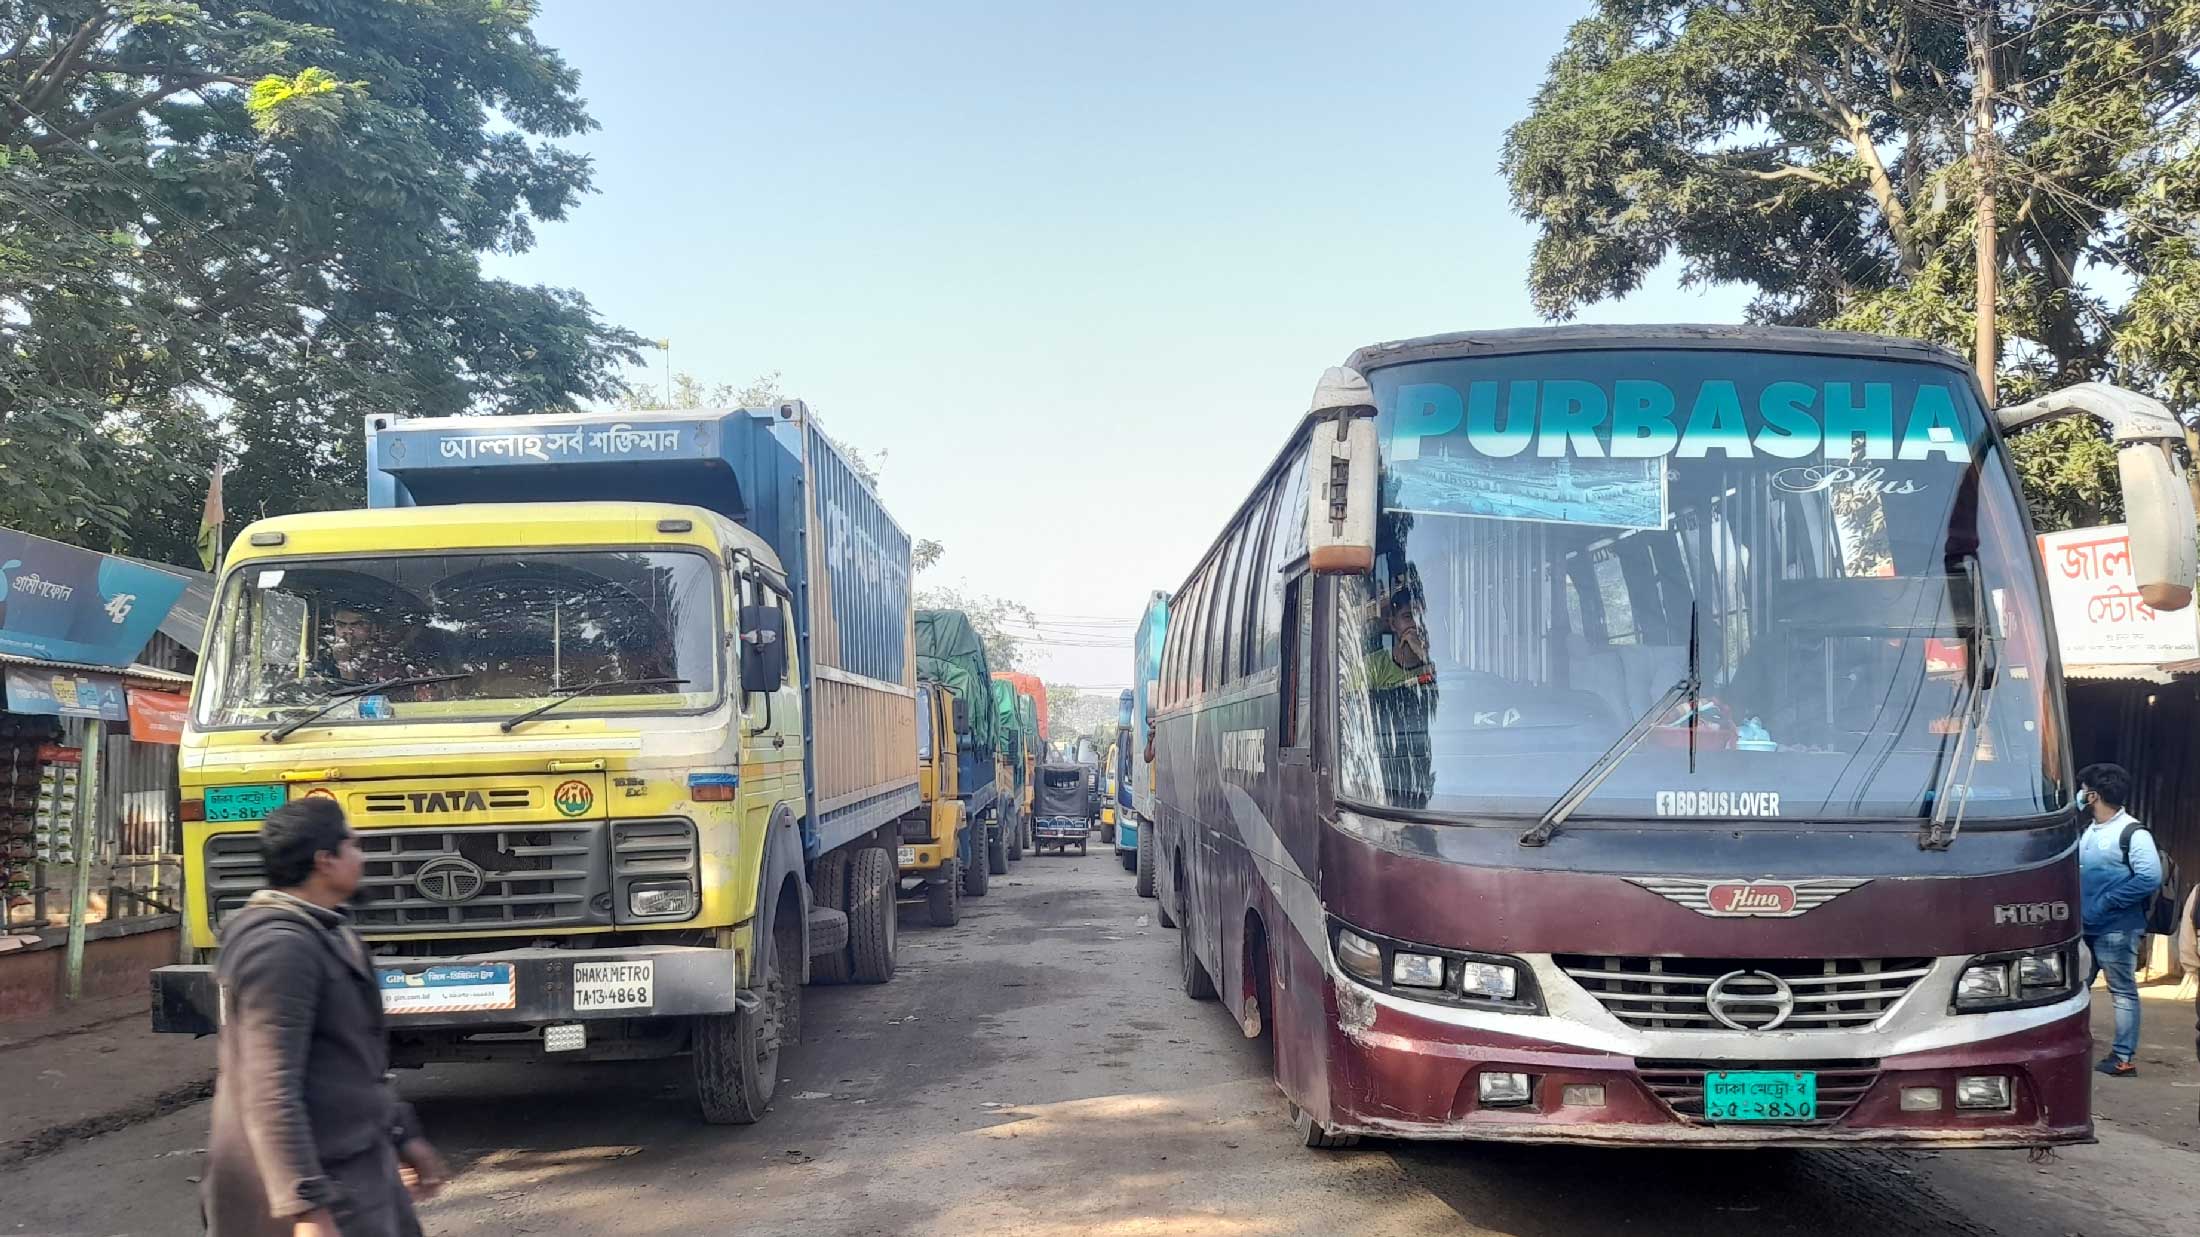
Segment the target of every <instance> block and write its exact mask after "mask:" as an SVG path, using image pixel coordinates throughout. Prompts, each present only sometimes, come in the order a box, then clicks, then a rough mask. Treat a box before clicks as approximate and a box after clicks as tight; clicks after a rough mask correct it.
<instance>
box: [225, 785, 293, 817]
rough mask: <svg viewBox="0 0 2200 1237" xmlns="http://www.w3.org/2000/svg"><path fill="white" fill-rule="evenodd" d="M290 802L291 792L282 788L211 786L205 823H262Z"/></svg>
mask: <svg viewBox="0 0 2200 1237" xmlns="http://www.w3.org/2000/svg"><path fill="white" fill-rule="evenodd" d="M289 801H290V792H289V791H287V790H285V789H284V788H283V787H281V786H209V787H207V788H206V819H207V820H208V821H210V822H219V821H234V820H259V819H260V818H262V817H264V816H266V815H267V814H268V813H269V812H272V811H274V810H275V809H276V808H279V807H281V806H282V805H283V804H285V803H287V802H289Z"/></svg>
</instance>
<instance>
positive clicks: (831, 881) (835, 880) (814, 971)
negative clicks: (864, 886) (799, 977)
mask: <svg viewBox="0 0 2200 1237" xmlns="http://www.w3.org/2000/svg"><path fill="white" fill-rule="evenodd" d="M811 876H812V878H813V879H815V880H816V882H817V883H816V884H815V885H814V886H813V887H812V888H811V889H810V898H811V899H812V900H813V901H815V902H816V903H817V904H818V905H819V906H822V907H825V908H827V909H828V910H836V911H846V910H847V909H848V852H846V851H840V850H836V851H834V852H833V853H831V854H829V855H819V856H818V858H817V866H816V867H815V868H813V869H812V870H811ZM849 935H851V936H853V935H854V926H853V924H852V923H851V925H850V929H849ZM851 974H853V968H852V967H851V965H850V963H849V961H848V947H847V946H846V945H842V946H841V947H840V948H838V949H836V950H834V951H833V952H831V953H829V954H819V955H818V956H817V957H814V958H812V959H810V982H811V983H813V984H844V983H847V982H848V977H849V976H850V975H851Z"/></svg>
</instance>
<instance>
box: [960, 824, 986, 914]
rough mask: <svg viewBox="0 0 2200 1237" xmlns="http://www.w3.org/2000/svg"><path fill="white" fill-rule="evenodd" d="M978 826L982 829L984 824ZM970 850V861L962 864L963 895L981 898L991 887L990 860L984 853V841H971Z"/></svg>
mask: <svg viewBox="0 0 2200 1237" xmlns="http://www.w3.org/2000/svg"><path fill="white" fill-rule="evenodd" d="M978 828H980V829H983V828H985V826H984V825H979V826H978ZM970 850H971V862H969V863H967V864H965V865H963V870H962V881H963V896H964V897H966V898H982V897H984V896H985V895H986V891H987V890H989V889H991V888H992V887H993V866H992V860H991V859H990V857H988V856H987V855H986V853H985V851H986V844H985V843H984V842H973V843H972V844H971V846H970Z"/></svg>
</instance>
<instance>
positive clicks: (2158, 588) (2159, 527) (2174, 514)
mask: <svg viewBox="0 0 2200 1237" xmlns="http://www.w3.org/2000/svg"><path fill="white" fill-rule="evenodd" d="M2116 472H2117V474H2118V478H2119V479H2120V480H2121V481H2122V483H2123V490H2124V518H2125V521H2126V523H2127V524H2128V525H2129V526H2130V529H2131V573H2132V575H2133V576H2134V577H2135V578H2136V579H2137V580H2138V582H2139V596H2140V597H2142V598H2144V599H2145V601H2146V604H2148V605H2149V606H2152V607H2154V608H2155V609H2157V610H2182V609H2184V608H2185V607H2186V606H2189V605H2191V604H2192V586H2193V574H2194V562H2193V553H2194V546H2193V535H2194V528H2193V510H2192V490H2191V488H2190V487H2189V486H2187V485H2186V484H2185V478H2184V476H2183V473H2184V469H2183V467H2182V466H2181V465H2180V463H2179V461H2178V459H2177V455H2176V452H2175V450H2174V449H2173V448H2171V447H2170V445H2169V444H2167V443H2163V442H2127V443H2123V444H2120V445H2119V446H2118V447H2117V450H2116Z"/></svg>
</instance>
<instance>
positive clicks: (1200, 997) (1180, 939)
mask: <svg viewBox="0 0 2200 1237" xmlns="http://www.w3.org/2000/svg"><path fill="white" fill-rule="evenodd" d="M1176 956H1177V973H1178V974H1179V975H1180V976H1181V977H1182V978H1183V980H1184V995H1185V996H1188V997H1190V998H1192V999H1193V1000H1195V1001H1212V1000H1214V999H1215V980H1214V976H1212V975H1209V974H1208V973H1207V964H1206V963H1204V962H1201V961H1200V960H1199V947H1198V946H1197V945H1195V944H1193V941H1192V916H1191V912H1189V911H1186V912H1185V915H1184V930H1183V931H1181V932H1179V933H1177V934H1176Z"/></svg>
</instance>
